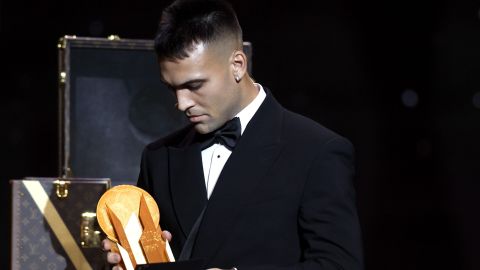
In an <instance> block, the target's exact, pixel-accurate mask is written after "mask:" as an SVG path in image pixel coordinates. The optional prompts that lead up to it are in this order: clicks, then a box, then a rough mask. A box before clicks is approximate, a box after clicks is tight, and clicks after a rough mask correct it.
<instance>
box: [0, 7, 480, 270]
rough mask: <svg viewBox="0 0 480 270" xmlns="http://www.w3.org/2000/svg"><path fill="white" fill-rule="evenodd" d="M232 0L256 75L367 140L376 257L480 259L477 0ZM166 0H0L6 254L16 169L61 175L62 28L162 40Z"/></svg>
mask: <svg viewBox="0 0 480 270" xmlns="http://www.w3.org/2000/svg"><path fill="white" fill-rule="evenodd" d="M232 3H233V4H234V6H235V8H236V9H237V12H238V15H239V19H240V22H241V24H242V26H243V28H244V35H245V36H244V38H245V40H248V41H251V42H252V43H253V48H254V51H253V53H254V55H253V59H254V60H253V62H254V65H253V70H254V72H253V73H254V74H253V75H254V78H255V79H256V80H257V81H258V82H260V83H262V84H263V85H264V86H267V87H269V88H270V89H271V90H272V91H273V93H274V95H275V96H276V97H277V99H278V100H279V101H280V102H282V103H283V104H284V105H285V106H286V107H287V108H290V109H291V110H294V111H297V112H299V113H302V114H304V115H306V116H309V117H311V118H313V119H315V120H317V121H319V122H321V123H323V124H324V125H326V126H328V127H330V128H331V129H333V130H335V131H337V132H338V133H340V134H342V135H344V136H346V137H347V138H349V139H350V140H351V141H352V142H353V143H354V145H355V146H356V150H357V168H358V169H357V178H356V186H357V190H358V201H359V210H360V215H361V222H362V226H363V232H364V245H365V257H366V267H367V269H378V270H383V269H399V270H400V269H402V270H403V269H468V270H470V269H472V270H473V269H480V259H479V257H478V250H480V247H479V243H480V231H479V230H478V228H480V218H479V216H480V214H479V211H478V205H480V199H479V198H480V197H479V196H478V195H480V194H479V193H480V192H479V191H480V169H479V168H480V166H479V163H480V157H479V156H480V142H479V138H480V19H479V8H480V3H479V2H478V1H473V0H463V1H458V0H457V1H454V0H445V1H413V0H407V1H394V2H392V1H372V0H368V1H353V0H341V1H333V0H332V1H289V2H286V3H283V2H281V1H268V2H267V1H264V2H260V1H251V0H235V1H232ZM166 4H167V3H165V1H156V2H155V3H154V4H152V3H149V4H147V3H146V2H143V1H111V0H110V1H104V0H96V1H93V0H86V1H76V2H73V1H31V2H28V1H22V0H17V1H13V0H6V1H1V2H0V33H1V39H0V46H1V47H0V53H1V58H0V59H1V65H2V70H3V71H2V72H1V73H0V74H1V81H0V89H1V91H0V126H1V131H2V132H0V136H1V137H0V142H1V148H0V149H1V151H0V161H1V163H0V164H1V166H0V168H1V170H0V183H1V192H2V193H1V201H0V202H1V203H2V205H3V210H2V211H1V215H2V222H1V224H2V227H1V228H0V239H2V240H3V241H2V243H3V244H2V250H6V252H3V251H2V252H1V253H2V257H1V258H2V260H1V264H5V263H6V262H8V258H9V256H10V254H9V240H8V239H9V235H10V234H9V229H10V228H9V222H10V221H9V219H8V217H9V214H10V208H9V202H10V198H9V188H10V186H9V183H8V180H9V179H14V178H23V177H24V176H55V175H56V174H57V139H58V135H57V98H58V97H57V55H56V52H57V51H56V50H57V48H56V43H57V40H58V38H59V37H60V36H63V35H65V34H75V35H77V36H97V37H106V36H107V35H110V34H117V35H119V36H120V37H124V38H142V39H145V38H151V37H152V36H153V34H154V32H155V29H156V24H157V21H158V17H159V14H160V11H161V9H162V7H164V6H165V5H166ZM2 266H3V265H2Z"/></svg>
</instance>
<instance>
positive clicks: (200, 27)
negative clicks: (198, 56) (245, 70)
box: [155, 0, 242, 60]
mask: <svg viewBox="0 0 480 270" xmlns="http://www.w3.org/2000/svg"><path fill="white" fill-rule="evenodd" d="M227 35H232V36H233V37H234V38H237V39H238V41H239V42H240V44H241V41H242V28H241V27H240V24H239V22H238V19H237V15H236V14H235V11H234V10H233V8H232V6H231V5H230V4H229V3H227V2H225V1H222V0H177V1H175V2H173V3H172V4H171V5H170V6H168V7H167V8H166V9H165V10H164V11H163V13H162V17H161V19H160V24H159V26H158V31H157V34H156V36H155V51H156V53H157V56H158V59H159V60H163V59H184V58H186V57H188V56H189V54H188V52H189V50H190V49H192V48H193V45H194V44H196V43H201V42H203V43H207V44H208V43H210V42H214V41H216V40H218V39H219V38H222V37H225V36H227Z"/></svg>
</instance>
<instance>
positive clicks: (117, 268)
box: [112, 265, 123, 270]
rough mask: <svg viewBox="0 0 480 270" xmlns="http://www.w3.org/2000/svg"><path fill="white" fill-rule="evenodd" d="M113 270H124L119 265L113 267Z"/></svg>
mask: <svg viewBox="0 0 480 270" xmlns="http://www.w3.org/2000/svg"><path fill="white" fill-rule="evenodd" d="M112 270H123V268H122V267H120V266H119V265H115V266H114V267H112Z"/></svg>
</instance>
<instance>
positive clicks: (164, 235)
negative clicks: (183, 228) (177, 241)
mask: <svg viewBox="0 0 480 270" xmlns="http://www.w3.org/2000/svg"><path fill="white" fill-rule="evenodd" d="M162 238H163V240H166V241H168V242H170V241H171V240H172V234H171V233H170V232H169V231H162Z"/></svg>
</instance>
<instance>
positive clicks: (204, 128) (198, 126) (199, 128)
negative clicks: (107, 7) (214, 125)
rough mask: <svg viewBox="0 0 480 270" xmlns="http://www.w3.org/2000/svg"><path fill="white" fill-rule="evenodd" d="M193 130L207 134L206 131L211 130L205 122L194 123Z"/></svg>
mask: <svg viewBox="0 0 480 270" xmlns="http://www.w3.org/2000/svg"><path fill="white" fill-rule="evenodd" d="M195 130H196V131H197V132H198V133H200V134H207V133H209V132H211V130H210V129H209V128H208V126H207V125H205V124H202V123H198V124H196V125H195Z"/></svg>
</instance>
